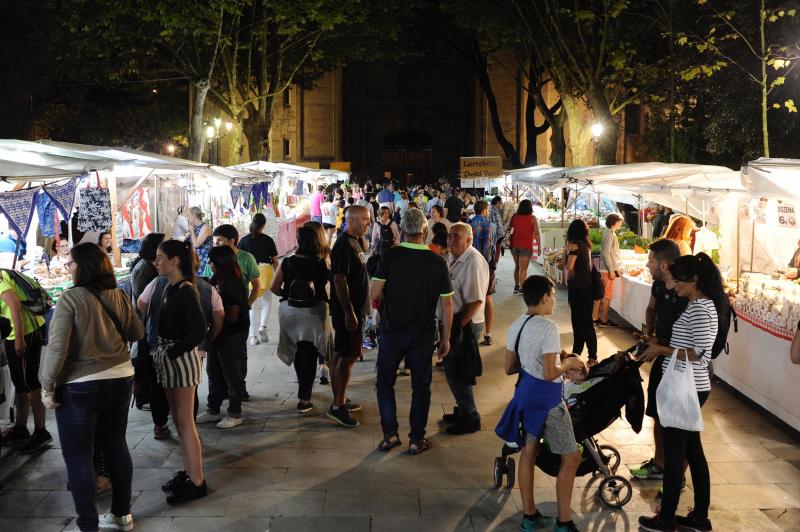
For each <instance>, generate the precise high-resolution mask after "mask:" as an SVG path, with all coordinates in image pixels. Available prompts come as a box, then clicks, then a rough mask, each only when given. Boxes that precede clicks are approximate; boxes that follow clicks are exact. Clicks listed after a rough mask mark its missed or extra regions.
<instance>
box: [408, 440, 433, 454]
mask: <svg viewBox="0 0 800 532" xmlns="http://www.w3.org/2000/svg"><path fill="white" fill-rule="evenodd" d="M431 447H433V444H432V443H431V442H430V440H429V439H428V438H422V439H421V440H412V441H411V443H409V444H408V451H406V454H410V455H411V456H416V455H418V454H420V453H424V452H425V451H427V450H428V449H430V448H431Z"/></svg>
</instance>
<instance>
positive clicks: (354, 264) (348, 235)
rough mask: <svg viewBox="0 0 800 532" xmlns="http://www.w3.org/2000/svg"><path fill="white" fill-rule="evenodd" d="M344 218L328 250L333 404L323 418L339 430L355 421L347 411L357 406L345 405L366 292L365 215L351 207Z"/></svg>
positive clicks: (359, 208) (358, 350) (357, 350)
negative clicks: (331, 246) (331, 279)
mask: <svg viewBox="0 0 800 532" xmlns="http://www.w3.org/2000/svg"><path fill="white" fill-rule="evenodd" d="M346 217H347V218H346V219H347V229H346V230H345V231H343V232H342V233H341V234H340V235H339V237H338V238H337V239H336V244H334V246H333V250H332V251H331V274H332V275H333V283H332V284H331V286H332V289H331V321H332V322H333V330H334V344H333V359H332V360H331V366H330V367H331V388H332V390H333V404H331V407H330V409H329V410H328V414H327V415H328V417H329V418H330V419H332V420H334V421H336V422H337V423H338V424H339V425H342V426H343V427H357V426H358V421H356V420H355V419H353V417H352V416H351V415H350V412H351V411H354V410H359V407H358V406H357V405H355V404H354V403H352V402H350V403H348V402H347V384H348V382H349V381H350V373H351V372H352V369H353V363H354V362H355V361H356V360H357V359H358V358H359V357H360V356H361V345H362V343H363V342H364V337H363V330H364V314H365V312H364V310H365V308H366V305H367V296H368V293H369V279H368V278H367V259H366V257H365V256H364V250H365V248H366V241H365V240H364V235H365V234H366V232H367V224H368V223H369V212H368V211H367V209H366V207H362V206H359V205H351V206H350V207H349V208H348V209H347V213H346Z"/></svg>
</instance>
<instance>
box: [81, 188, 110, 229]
mask: <svg viewBox="0 0 800 532" xmlns="http://www.w3.org/2000/svg"><path fill="white" fill-rule="evenodd" d="M79 198H80V210H79V211H78V230H79V231H84V232H86V231H99V232H103V231H108V230H109V229H110V228H111V198H110V196H109V194H108V189H106V188H82V189H80V192H79Z"/></svg>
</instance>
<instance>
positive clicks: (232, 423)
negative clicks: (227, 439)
mask: <svg viewBox="0 0 800 532" xmlns="http://www.w3.org/2000/svg"><path fill="white" fill-rule="evenodd" d="M241 424H242V418H240V417H230V416H225V417H224V418H222V420H221V421H220V422H219V423H217V428H218V429H232V428H233V427H238V426H239V425H241Z"/></svg>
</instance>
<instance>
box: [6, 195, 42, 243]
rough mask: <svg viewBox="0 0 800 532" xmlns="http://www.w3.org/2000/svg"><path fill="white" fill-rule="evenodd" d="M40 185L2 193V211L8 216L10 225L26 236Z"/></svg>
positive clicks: (21, 236)
mask: <svg viewBox="0 0 800 532" xmlns="http://www.w3.org/2000/svg"><path fill="white" fill-rule="evenodd" d="M39 191H40V187H36V188H26V189H23V190H17V191H14V192H3V193H0V212H2V213H3V214H5V216H6V218H8V225H9V227H10V228H11V229H12V230H13V231H14V232H15V233H17V235H18V236H19V237H20V238H25V236H26V235H27V234H28V228H29V227H30V224H31V218H33V208H34V205H35V202H36V195H37V194H38V193H39Z"/></svg>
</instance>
